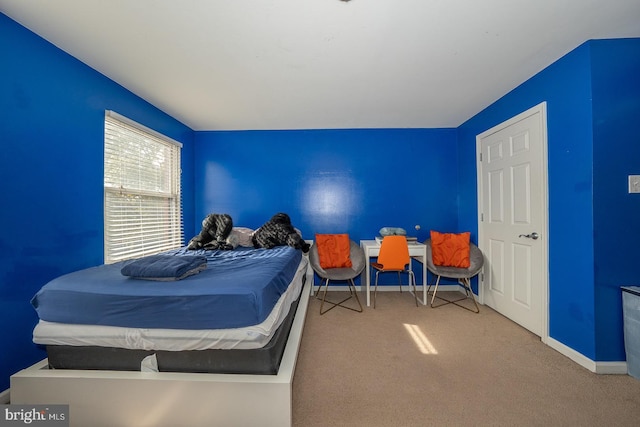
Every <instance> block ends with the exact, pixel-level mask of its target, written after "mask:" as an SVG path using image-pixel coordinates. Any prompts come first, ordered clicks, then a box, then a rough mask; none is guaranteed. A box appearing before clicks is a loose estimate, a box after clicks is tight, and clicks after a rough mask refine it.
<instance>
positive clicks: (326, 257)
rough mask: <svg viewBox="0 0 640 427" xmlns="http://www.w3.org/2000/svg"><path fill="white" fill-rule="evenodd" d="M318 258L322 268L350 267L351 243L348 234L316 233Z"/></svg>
mask: <svg viewBox="0 0 640 427" xmlns="http://www.w3.org/2000/svg"><path fill="white" fill-rule="evenodd" d="M316 246H317V247H318V258H319V260H320V267H322V268H350V267H351V266H352V265H353V264H352V263H351V257H350V256H349V254H350V252H351V243H350V241H349V235H348V234H316Z"/></svg>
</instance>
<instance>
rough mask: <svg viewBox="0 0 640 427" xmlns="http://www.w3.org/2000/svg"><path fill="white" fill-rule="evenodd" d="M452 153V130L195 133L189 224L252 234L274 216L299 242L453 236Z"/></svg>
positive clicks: (454, 181)
mask: <svg viewBox="0 0 640 427" xmlns="http://www.w3.org/2000/svg"><path fill="white" fill-rule="evenodd" d="M456 150H457V146H456V132H455V130H454V129H377V130H306V131H305V130H303V131H298V130H289V131H249V132H198V133H197V135H196V155H195V158H196V160H195V176H196V218H195V220H196V221H197V222H199V221H201V220H202V218H203V217H204V216H205V215H207V214H208V213H211V212H220V213H222V212H224V213H229V214H230V215H231V216H232V217H233V219H234V224H236V225H239V226H247V227H251V228H257V227H259V226H260V225H262V224H263V223H264V222H265V221H267V220H268V219H269V218H270V217H271V215H273V214H275V213H277V212H280V211H282V212H287V213H289V215H290V216H291V218H292V221H293V223H294V225H295V226H296V227H298V228H299V229H300V230H301V231H302V233H303V237H304V238H306V239H313V238H314V233H336V232H348V233H350V235H351V236H352V238H353V239H354V240H356V241H357V240H360V239H367V238H369V239H372V238H374V237H375V235H376V234H378V230H379V229H380V228H381V227H384V226H397V227H403V228H405V229H406V230H407V231H408V232H409V233H410V234H412V235H416V236H418V237H419V238H420V239H422V240H423V239H425V238H426V237H427V236H428V232H429V227H432V228H438V229H444V230H452V229H457V210H458V206H457V191H458V183H457V173H456V169H457V168H456V161H457V160H456V157H457V153H456ZM416 224H419V225H421V227H422V228H421V230H419V231H418V232H416V231H415V229H414V226H415V225H416Z"/></svg>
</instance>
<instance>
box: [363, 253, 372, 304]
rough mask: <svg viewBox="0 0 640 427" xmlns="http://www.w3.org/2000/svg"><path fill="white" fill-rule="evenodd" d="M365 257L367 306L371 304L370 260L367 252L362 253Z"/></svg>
mask: <svg viewBox="0 0 640 427" xmlns="http://www.w3.org/2000/svg"><path fill="white" fill-rule="evenodd" d="M364 259H365V270H366V272H365V275H364V277H365V288H366V292H367V307H370V306H371V260H370V258H369V254H368V253H366V254H364Z"/></svg>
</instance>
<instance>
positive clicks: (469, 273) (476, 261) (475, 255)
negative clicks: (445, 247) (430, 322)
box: [424, 239, 484, 313]
mask: <svg viewBox="0 0 640 427" xmlns="http://www.w3.org/2000/svg"><path fill="white" fill-rule="evenodd" d="M424 244H425V245H426V246H427V269H428V270H429V271H430V272H431V273H433V275H435V276H436V277H437V279H436V283H435V289H434V290H433V294H432V297H431V304H430V305H431V307H440V306H443V305H447V304H454V305H457V306H458V307H462V308H464V309H465V310H469V311H473V312H474V313H479V312H480V308H479V307H478V303H477V302H476V299H475V296H474V295H473V291H472V290H471V278H473V277H475V276H477V275H478V273H480V270H482V266H483V265H484V255H483V254H482V251H480V248H478V247H477V246H476V245H475V244H474V243H470V253H469V261H470V265H469V268H460V267H444V266H441V265H434V264H433V257H432V250H431V239H427V240H425V242H424ZM442 277H445V278H450V279H457V280H458V283H459V284H460V285H461V286H462V287H463V288H464V292H465V296H464V297H462V298H458V299H453V300H451V299H446V298H443V297H442V296H437V295H436V294H437V292H438V285H439V284H440V278H442ZM432 286H433V285H429V287H428V288H427V294H428V293H429V292H430V291H431V287H432ZM436 298H438V299H439V300H441V301H444V302H443V303H442V304H438V305H436V306H434V305H433V302H434V300H435V299H436ZM468 298H470V299H471V300H472V301H473V304H474V305H475V310H473V309H471V308H469V307H466V306H464V305H462V304H459V302H460V301H464V300H466V299H468Z"/></svg>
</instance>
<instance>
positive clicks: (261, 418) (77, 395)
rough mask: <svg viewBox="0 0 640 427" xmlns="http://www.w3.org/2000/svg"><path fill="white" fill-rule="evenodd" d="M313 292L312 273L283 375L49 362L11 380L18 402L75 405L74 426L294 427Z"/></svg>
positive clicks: (286, 353)
mask: <svg viewBox="0 0 640 427" xmlns="http://www.w3.org/2000/svg"><path fill="white" fill-rule="evenodd" d="M312 285H313V270H311V267H310V266H308V267H307V273H306V282H305V286H304V288H303V290H302V294H301V297H300V303H299V304H298V309H297V312H296V316H295V318H294V321H293V325H292V327H291V332H290V333H289V339H288V341H287V345H286V347H285V351H284V355H283V358H282V361H281V363H280V369H279V371H278V374H277V375H241V374H201V373H177V372H175V373H174V372H126V371H82V370H66V369H64V370H55V369H48V367H47V366H48V363H47V359H44V360H42V361H40V362H38V363H36V364H34V365H32V366H30V367H28V368H26V369H24V370H22V371H20V372H17V373H16V374H14V375H12V376H11V394H10V396H11V403H12V404H51V405H53V404H68V405H69V418H70V425H71V426H89V425H90V426H95V427H102V426H104V427H118V426H127V427H128V426H134V425H135V426H154V427H155V426H180V425H188V426H203V427H211V426H274V427H282V426H291V423H292V401H291V399H292V381H293V375H294V371H295V366H296V359H297V357H298V350H299V347H300V341H301V339H302V331H303V328H304V321H305V317H306V314H307V306H308V304H309V295H310V290H311V287H312Z"/></svg>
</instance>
